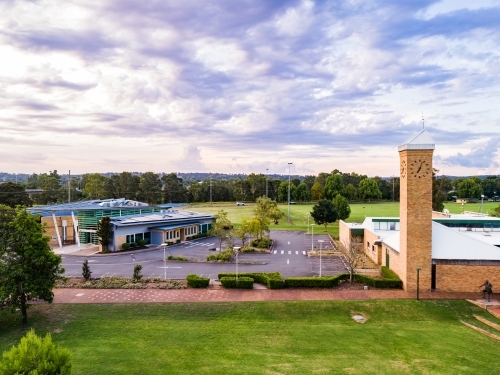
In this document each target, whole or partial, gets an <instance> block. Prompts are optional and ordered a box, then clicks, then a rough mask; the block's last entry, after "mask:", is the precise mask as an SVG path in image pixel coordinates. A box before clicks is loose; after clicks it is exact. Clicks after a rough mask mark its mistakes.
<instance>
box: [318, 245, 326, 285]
mask: <svg viewBox="0 0 500 375" xmlns="http://www.w3.org/2000/svg"><path fill="white" fill-rule="evenodd" d="M318 242H319V277H321V253H322V245H323V242H325V241H324V240H318Z"/></svg>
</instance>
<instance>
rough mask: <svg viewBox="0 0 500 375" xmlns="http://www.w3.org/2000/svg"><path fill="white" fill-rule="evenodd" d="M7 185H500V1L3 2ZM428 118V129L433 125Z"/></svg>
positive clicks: (0, 152)
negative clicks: (411, 177) (357, 181)
mask: <svg viewBox="0 0 500 375" xmlns="http://www.w3.org/2000/svg"><path fill="white" fill-rule="evenodd" d="M0 14H1V16H0V56H1V58H0V171H3V172H10V173H32V172H35V173H43V172H47V173H48V171H51V170H54V169H56V170H58V172H59V173H67V171H68V170H71V173H72V174H79V173H94V172H122V171H142V172H146V171H153V172H167V173H169V172H221V173H272V174H288V173H289V164H288V163H292V164H291V165H290V173H291V174H301V175H310V174H313V175H316V174H318V173H319V172H331V171H332V170H334V169H339V170H340V171H342V172H356V173H360V174H366V175H368V176H375V175H378V176H382V177H387V176H392V175H396V176H397V175H399V157H398V152H397V146H398V145H400V144H402V143H404V142H405V141H407V140H408V139H410V138H412V136H413V135H415V134H417V133H418V132H419V131H420V130H421V129H422V127H423V126H425V128H426V129H427V130H428V131H429V133H430V134H431V137H432V138H433V139H434V141H435V143H436V149H435V152H434V167H435V168H437V169H438V170H439V174H444V175H476V174H499V173H500V155H499V153H498V149H499V146H500V1H498V0H495V1H493V0H475V1H473V2H472V1H463V0H444V1H433V0H421V1H417V0H405V1H401V0H372V1H369V0H366V1H363V0H339V1H310V0H305V1H292V0H289V1H287V0H283V1H281V0H273V1H269V0H237V1H235V0H197V1H195V0H163V1H161V0H156V1H152V0H142V1H137V0H65V1H60V0H58V1H56V0H41V1H38V0H31V1H24V0H3V1H1V2H0ZM422 118H423V119H424V121H422Z"/></svg>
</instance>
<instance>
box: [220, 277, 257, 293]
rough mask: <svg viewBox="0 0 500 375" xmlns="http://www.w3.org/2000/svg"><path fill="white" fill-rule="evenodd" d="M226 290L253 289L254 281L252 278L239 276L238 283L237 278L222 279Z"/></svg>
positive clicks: (221, 281)
mask: <svg viewBox="0 0 500 375" xmlns="http://www.w3.org/2000/svg"><path fill="white" fill-rule="evenodd" d="M219 280H220V283H221V284H222V286H223V287H224V288H239V289H253V282H254V281H253V279H252V278H251V277H245V276H241V277H240V276H239V274H238V282H236V277H228V276H226V277H222V278H220V279H219Z"/></svg>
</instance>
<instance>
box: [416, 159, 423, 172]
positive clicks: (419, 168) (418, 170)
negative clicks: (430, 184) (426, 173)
mask: <svg viewBox="0 0 500 375" xmlns="http://www.w3.org/2000/svg"><path fill="white" fill-rule="evenodd" d="M422 164H424V162H423V161H422V162H420V166H419V167H418V169H417V172H415V173H418V172H420V170H421V169H422Z"/></svg>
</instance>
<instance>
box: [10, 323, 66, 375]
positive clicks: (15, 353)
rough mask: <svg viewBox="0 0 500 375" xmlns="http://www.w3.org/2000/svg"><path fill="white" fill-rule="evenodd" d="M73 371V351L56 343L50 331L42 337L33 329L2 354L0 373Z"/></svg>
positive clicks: (42, 374)
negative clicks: (17, 343)
mask: <svg viewBox="0 0 500 375" xmlns="http://www.w3.org/2000/svg"><path fill="white" fill-rule="evenodd" d="M70 373H71V352H70V351H69V350H68V349H64V348H61V347H59V346H58V345H55V344H54V343H53V342H52V337H51V336H50V334H49V333H47V334H46V335H45V337H44V338H41V337H39V336H37V335H36V334H35V331H34V330H33V329H31V330H29V331H28V333H27V334H26V336H24V337H23V338H21V342H20V343H19V345H17V346H13V347H12V348H11V349H10V350H9V351H6V352H4V353H3V355H2V361H1V362H0V374H5V375H16V374H27V375H52V374H58V375H68V374H70Z"/></svg>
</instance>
